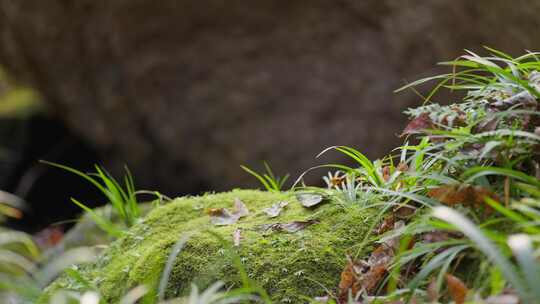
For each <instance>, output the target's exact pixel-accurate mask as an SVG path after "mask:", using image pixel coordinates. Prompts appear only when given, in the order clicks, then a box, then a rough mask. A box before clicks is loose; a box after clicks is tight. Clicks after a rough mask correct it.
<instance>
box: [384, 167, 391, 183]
mask: <svg viewBox="0 0 540 304" xmlns="http://www.w3.org/2000/svg"><path fill="white" fill-rule="evenodd" d="M390 171H391V170H390V166H384V167H383V168H382V176H383V180H384V181H385V182H387V181H388V180H389V179H390V176H391V175H392V172H390Z"/></svg>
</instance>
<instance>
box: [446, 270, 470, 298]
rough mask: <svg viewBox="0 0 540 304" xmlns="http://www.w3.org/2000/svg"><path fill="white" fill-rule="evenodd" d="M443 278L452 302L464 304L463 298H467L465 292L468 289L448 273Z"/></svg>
mask: <svg viewBox="0 0 540 304" xmlns="http://www.w3.org/2000/svg"><path fill="white" fill-rule="evenodd" d="M444 278H445V279H446V285H448V290H449V291H450V295H451V296H452V299H453V300H454V302H456V304H463V303H465V297H466V296H467V292H469V289H468V288H467V286H465V283H463V282H462V281H461V280H460V279H459V278H457V277H455V276H453V275H451V274H448V273H447V274H446V275H445V276H444Z"/></svg>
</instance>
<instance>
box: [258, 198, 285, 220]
mask: <svg viewBox="0 0 540 304" xmlns="http://www.w3.org/2000/svg"><path fill="white" fill-rule="evenodd" d="M288 204H289V203H288V202H277V203H275V204H273V205H272V206H271V207H270V208H265V209H263V210H262V211H263V212H264V213H266V215H268V217H270V218H272V217H277V216H278V215H279V214H280V213H281V210H283V208H285V207H286V206H287V205H288Z"/></svg>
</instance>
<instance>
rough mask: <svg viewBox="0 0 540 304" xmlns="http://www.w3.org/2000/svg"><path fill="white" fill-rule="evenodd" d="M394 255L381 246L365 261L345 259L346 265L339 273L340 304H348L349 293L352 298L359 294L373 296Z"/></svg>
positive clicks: (392, 251) (389, 249) (386, 247)
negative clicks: (363, 293)
mask: <svg viewBox="0 0 540 304" xmlns="http://www.w3.org/2000/svg"><path fill="white" fill-rule="evenodd" d="M394 255H395V253H394V250H393V248H391V247H389V246H388V245H386V244H381V245H380V246H378V247H377V248H376V249H375V250H374V251H373V252H372V253H371V255H370V256H369V258H368V259H367V261H352V259H351V258H350V257H347V260H348V263H347V265H346V266H345V268H344V269H343V271H342V273H341V278H340V283H339V301H340V303H348V302H347V299H348V297H349V293H351V295H352V296H353V298H356V297H357V296H358V293H360V292H365V293H366V294H367V295H371V294H373V293H374V292H375V291H376V290H377V287H378V286H379V284H380V283H381V282H382V279H383V278H384V275H385V274H386V273H387V271H388V267H389V266H390V263H391V262H392V259H393V257H394Z"/></svg>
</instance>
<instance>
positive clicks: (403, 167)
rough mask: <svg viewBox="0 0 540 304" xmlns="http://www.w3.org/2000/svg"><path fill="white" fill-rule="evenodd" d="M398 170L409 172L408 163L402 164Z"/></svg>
mask: <svg viewBox="0 0 540 304" xmlns="http://www.w3.org/2000/svg"><path fill="white" fill-rule="evenodd" d="M396 169H397V170H398V171H401V172H406V171H409V166H408V165H407V164H406V163H403V162H400V163H399V164H398V166H397V168H396Z"/></svg>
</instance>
